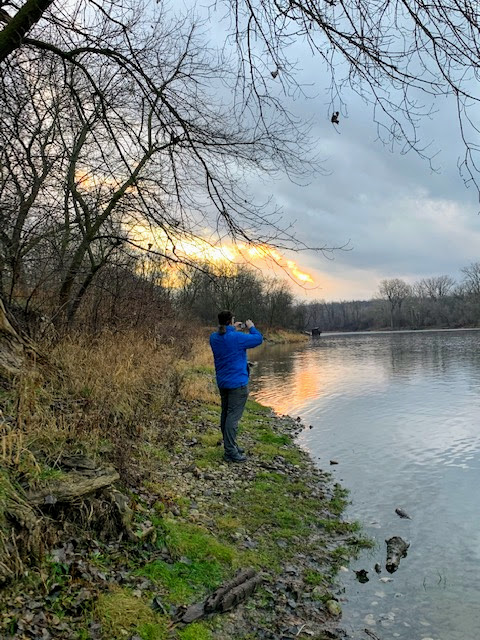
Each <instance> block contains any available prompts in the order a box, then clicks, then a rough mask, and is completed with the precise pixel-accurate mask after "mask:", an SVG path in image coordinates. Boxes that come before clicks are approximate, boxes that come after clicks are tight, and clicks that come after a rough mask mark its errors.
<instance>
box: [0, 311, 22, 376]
mask: <svg viewBox="0 0 480 640" xmlns="http://www.w3.org/2000/svg"><path fill="white" fill-rule="evenodd" d="M24 363H25V343H24V341H23V339H22V338H21V337H20V336H19V334H18V333H17V332H16V331H15V329H14V328H13V327H12V325H11V324H10V321H9V320H8V318H7V312H6V310H5V307H4V306H3V302H2V300H0V377H2V376H4V377H10V376H12V375H17V374H18V373H20V371H21V369H22V367H23V365H24Z"/></svg>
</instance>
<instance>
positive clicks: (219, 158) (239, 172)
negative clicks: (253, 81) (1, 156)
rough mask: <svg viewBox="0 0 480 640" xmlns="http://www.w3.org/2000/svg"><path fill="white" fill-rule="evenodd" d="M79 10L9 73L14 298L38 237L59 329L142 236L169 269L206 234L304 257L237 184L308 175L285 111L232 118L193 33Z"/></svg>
mask: <svg viewBox="0 0 480 640" xmlns="http://www.w3.org/2000/svg"><path fill="white" fill-rule="evenodd" d="M87 4H88V3H87ZM84 5H85V3H83V2H81V1H79V2H78V4H77V5H76V13H75V16H76V22H75V25H74V26H73V27H72V28H71V29H69V30H67V31H65V29H66V27H67V17H68V16H67V15H64V14H63V13H62V12H59V13H58V14H55V15H52V16H50V18H51V19H48V20H47V19H45V23H43V22H42V24H40V23H39V25H37V27H36V29H37V31H38V33H37V31H35V33H32V34H31V35H32V36H34V35H35V36H36V37H35V38H34V37H30V38H26V39H24V40H23V44H22V47H21V48H20V49H19V50H18V51H17V53H16V54H15V55H12V56H11V57H10V58H8V59H7V60H6V62H5V63H4V65H3V67H2V69H1V76H2V88H3V94H2V95H1V100H2V103H4V104H5V105H6V107H7V108H6V109H5V112H6V114H8V119H9V124H10V127H9V128H8V127H7V128H6V129H5V130H4V131H3V132H2V135H3V138H4V145H2V148H3V149H4V150H5V160H6V161H5V167H6V169H5V171H4V174H3V175H2V176H0V179H1V185H0V189H1V195H2V197H5V201H3V200H2V206H3V207H4V208H5V210H7V211H8V212H9V213H8V216H6V217H5V218H4V220H3V224H2V229H1V231H3V232H4V235H3V236H2V239H3V249H4V250H3V252H2V259H3V262H4V264H5V265H6V266H7V267H8V268H9V271H10V273H9V284H10V292H13V291H14V289H15V287H16V286H17V285H19V284H20V282H21V276H20V274H21V265H22V264H23V263H24V262H25V260H26V258H27V254H28V253H29V252H30V257H31V255H32V253H31V252H32V251H33V250H38V247H39V246H40V245H39V243H40V241H41V240H42V239H44V238H45V239H46V241H45V243H43V244H42V245H41V246H42V250H43V251H45V246H46V244H49V246H50V250H51V252H52V254H53V255H55V260H53V261H52V266H53V265H54V268H53V272H54V276H55V281H56V282H55V285H54V287H55V288H56V291H57V303H56V317H57V318H58V319H60V320H61V321H62V322H63V320H66V321H67V322H71V321H72V320H73V318H74V317H75V314H76V312H77V310H78V307H79V305H80V304H81V302H82V299H83V297H84V296H85V294H86V292H87V291H88V288H89V287H90V286H91V284H92V282H93V280H94V278H95V277H96V274H97V273H98V272H99V271H100V270H101V269H102V268H103V267H104V266H105V265H106V264H107V263H108V261H109V259H110V257H111V256H112V255H113V254H114V252H115V251H116V250H117V249H119V248H121V247H127V246H130V247H132V246H133V247H136V248H137V249H143V248H145V247H144V245H143V244H142V243H140V242H139V241H138V240H137V238H136V233H135V230H136V229H137V228H138V227H140V228H142V229H151V230H152V233H153V235H154V237H156V238H157V239H159V241H158V243H156V244H157V246H156V247H153V249H152V251H154V252H156V254H157V255H159V256H163V257H164V258H165V259H167V260H169V261H170V262H174V263H178V262H183V263H188V262H189V257H188V255H185V254H184V253H183V254H181V253H180V252H179V251H178V249H177V246H178V244H179V243H180V242H181V241H182V240H185V238H187V239H188V238H190V239H192V240H193V241H195V240H196V238H197V237H200V236H201V237H202V239H204V234H205V228H209V229H210V233H211V241H212V242H216V241H218V240H220V239H224V238H225V237H226V236H227V237H229V238H230V239H231V240H232V241H236V240H239V239H241V240H242V241H243V242H245V241H246V242H247V243H254V244H255V243H261V244H270V245H272V244H273V245H275V246H278V247H284V248H285V247H290V248H292V247H296V248H298V246H299V243H297V240H296V238H295V235H294V232H293V230H292V228H290V227H287V228H284V227H282V223H281V220H280V218H279V216H278V215H276V214H275V211H274V210H272V208H271V207H269V206H268V202H267V203H266V204H265V205H264V206H262V205H261V204H259V203H258V202H255V201H254V199H253V198H252V197H251V196H250V195H249V194H248V193H246V191H245V190H244V189H243V180H242V176H243V175H244V174H247V173H248V174H249V175H251V174H252V173H254V172H274V171H276V170H277V169H279V168H282V170H286V171H287V172H290V173H291V174H295V173H297V174H298V175H300V174H301V173H302V172H303V171H305V170H306V169H307V167H308V162H305V153H306V152H307V142H306V137H305V132H302V130H301V128H298V127H296V126H293V123H292V122H291V121H290V120H289V119H288V117H287V116H286V115H285V113H282V112H278V113H277V114H276V115H275V114H272V117H270V118H269V122H268V126H266V123H265V121H264V120H263V118H262V117H261V116H260V115H259V114H258V113H257V114H255V113H253V112H252V111H245V112H244V113H243V114H238V113H237V114H236V113H235V110H234V109H232V105H231V104H229V100H228V92H227V93H226V92H225V91H224V90H223V89H222V86H224V85H225V84H228V83H234V82H235V74H234V72H233V70H230V69H229V67H228V64H226V61H225V60H223V59H221V57H219V56H218V55H217V53H216V52H214V51H211V50H210V49H208V48H207V47H205V43H204V41H203V38H202V35H201V33H200V29H199V28H198V27H197V26H196V25H195V24H191V23H189V22H188V21H187V20H186V19H179V18H178V17H170V16H167V15H166V14H164V13H162V11H160V13H159V14H158V15H155V14H154V11H153V9H152V8H151V7H146V6H145V7H144V6H142V5H141V4H138V3H129V2H127V1H125V2H118V3H117V2H113V3H111V7H110V8H111V9H112V11H109V12H107V11H106V10H102V5H98V7H97V9H98V10H97V11H96V12H95V13H93V14H92V13H91V12H88V11H86V12H85V11H83V9H84V8H85V6H84ZM109 6H110V5H109ZM70 9H71V10H72V11H73V9H72V8H71V7H69V10H70ZM146 21H148V22H146ZM57 94H58V97H57ZM19 96H21V98H22V100H20V101H19ZM43 103H45V104H43ZM19 104H21V105H22V107H23V108H24V109H25V111H24V112H23V115H22V117H21V118H17V114H18V105H19ZM16 110H17V111H16ZM9 138H11V139H12V140H13V142H14V144H13V145H11V144H9ZM25 161H26V164H25ZM25 166H26V169H25ZM19 176H20V177H19ZM42 207H43V213H42ZM52 210H53V211H54V212H55V213H54V215H52ZM47 212H48V215H47ZM47 218H48V222H49V223H48V224H47ZM53 222H54V224H53ZM40 229H41V233H39V231H40ZM34 230H35V231H34ZM28 234H33V235H32V236H31V237H33V238H34V240H35V241H34V243H33V244H32V243H30V242H28V241H27V235H28ZM317 249H322V247H317Z"/></svg>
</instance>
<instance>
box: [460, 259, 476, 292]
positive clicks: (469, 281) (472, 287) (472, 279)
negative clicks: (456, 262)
mask: <svg viewBox="0 0 480 640" xmlns="http://www.w3.org/2000/svg"><path fill="white" fill-rule="evenodd" d="M461 271H462V273H463V283H462V284H463V287H464V292H465V293H467V294H468V295H472V296H475V297H477V298H480V262H472V263H471V264H470V265H468V267H463V269H461Z"/></svg>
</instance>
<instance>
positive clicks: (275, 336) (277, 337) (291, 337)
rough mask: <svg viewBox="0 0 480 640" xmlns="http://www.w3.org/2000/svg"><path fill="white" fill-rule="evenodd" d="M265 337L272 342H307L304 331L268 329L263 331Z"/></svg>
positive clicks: (307, 338)
mask: <svg viewBox="0 0 480 640" xmlns="http://www.w3.org/2000/svg"><path fill="white" fill-rule="evenodd" d="M265 339H266V340H268V341H269V342H273V343H274V344H296V343H300V342H307V341H308V340H309V337H308V336H307V335H305V334H304V333H297V332H294V331H287V330H286V329H269V330H268V331H266V332H265Z"/></svg>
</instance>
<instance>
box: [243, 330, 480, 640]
mask: <svg viewBox="0 0 480 640" xmlns="http://www.w3.org/2000/svg"><path fill="white" fill-rule="evenodd" d="M251 354H252V359H256V360H257V362H258V366H257V367H256V368H255V373H254V381H253V386H254V388H255V397H256V399H258V400H259V401H260V402H263V403H264V404H268V405H270V406H272V407H273V408H274V409H275V410H276V411H277V412H279V413H283V414H285V413H288V414H290V415H292V416H295V417H296V416H301V417H302V419H303V421H304V423H305V424H306V425H312V427H313V428H312V429H308V428H307V429H306V430H305V431H304V432H303V433H302V434H301V436H300V443H301V444H302V446H304V447H306V448H308V449H309V451H310V452H311V453H312V455H313V457H314V458H315V459H316V460H317V461H318V464H319V465H320V466H321V467H322V468H324V469H329V470H331V471H332V473H333V474H334V476H335V478H336V479H337V480H339V481H341V483H342V485H343V486H345V487H347V488H348V489H350V491H351V499H352V505H351V507H350V509H349V513H348V516H349V517H350V518H354V519H357V520H359V521H360V522H361V523H362V524H363V526H364V528H365V531H366V533H367V534H368V535H369V536H371V537H374V538H375V539H376V541H377V547H376V548H375V549H374V550H373V551H372V550H370V551H366V552H364V553H363V555H362V556H361V557H360V558H359V559H358V560H357V561H354V562H352V564H351V566H350V571H349V572H348V573H343V574H341V577H342V581H343V583H344V585H345V588H346V593H345V596H346V601H345V602H343V610H344V617H343V625H344V627H345V628H346V630H347V631H349V632H350V634H351V635H352V637H354V638H359V639H360V638H362V639H363V640H365V638H367V637H368V636H367V635H366V634H365V633H364V631H363V630H364V629H365V628H368V629H370V630H371V631H373V632H374V633H375V634H376V635H377V636H378V637H379V638H380V639H381V640H393V639H394V638H400V639H402V640H417V639H418V640H422V639H424V640H427V639H429V640H430V639H433V640H478V638H480V331H458V332H427V333H398V334H351V335H347V334H343V335H330V336H328V335H327V336H325V337H324V336H323V335H322V337H321V338H320V339H319V340H316V341H314V342H310V343H308V344H307V345H302V346H300V347H293V346H278V347H270V346H269V347H267V348H265V349H264V350H263V351H259V352H258V353H255V352H254V351H253V352H251ZM331 459H334V460H337V461H338V462H339V464H338V466H332V467H330V466H329V461H330V460H331ZM396 507H401V508H403V509H404V510H405V511H406V512H407V513H408V514H409V515H410V516H411V517H412V520H402V519H400V518H399V517H398V516H397V515H396V514H395V508H396ZM392 535H400V536H402V537H403V538H404V539H406V540H408V541H409V542H410V543H411V546H410V549H409V553H408V557H407V558H404V559H403V560H402V562H401V563H400V568H399V570H398V571H397V572H396V573H394V574H393V575H392V576H390V574H388V573H386V571H385V569H384V566H385V552H386V545H385V542H384V541H385V538H389V537H391V536H392ZM376 562H380V564H381V565H382V568H383V570H382V574H381V575H380V577H387V576H388V577H392V578H393V580H392V582H388V583H383V582H381V581H379V576H377V574H376V573H375V571H374V569H373V567H374V564H375V563H376ZM360 568H365V569H367V570H368V571H369V577H370V581H369V582H368V583H366V584H360V583H359V582H357V580H356V579H355V574H354V573H353V571H352V570H353V569H360Z"/></svg>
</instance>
